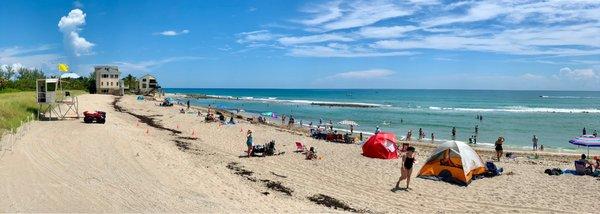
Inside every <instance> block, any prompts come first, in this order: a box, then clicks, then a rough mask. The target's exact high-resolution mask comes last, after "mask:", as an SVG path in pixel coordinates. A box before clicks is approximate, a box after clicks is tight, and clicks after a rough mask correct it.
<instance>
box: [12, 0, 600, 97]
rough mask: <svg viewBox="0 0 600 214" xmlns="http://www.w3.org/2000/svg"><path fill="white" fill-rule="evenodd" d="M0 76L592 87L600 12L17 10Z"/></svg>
mask: <svg viewBox="0 0 600 214" xmlns="http://www.w3.org/2000/svg"><path fill="white" fill-rule="evenodd" d="M0 29H2V30H3V33H1V34H0V65H1V66H2V67H4V66H5V65H13V66H15V67H19V66H24V67H38V68H42V69H43V70H44V71H45V72H46V73H56V72H57V71H56V64H57V63H67V64H69V65H71V67H72V70H73V71H75V72H77V73H79V74H83V75H87V74H88V73H89V72H91V70H92V67H93V66H94V65H102V64H110V65H118V66H119V67H120V69H121V71H122V72H123V73H125V74H132V75H135V76H141V75H143V74H146V73H150V74H153V75H155V76H157V77H158V79H159V82H160V83H161V85H162V86H163V87H211V88H215V87H216V88H430V89H445V88H451V89H544V90H552V89H554V90H600V1H549V2H546V1H519V3H515V2H514V1H444V0H410V1H341V0H339V1H337V0H336V1H280V0H269V1H205V0H203V1H151V2H150V1H19V0H5V1H2V7H0Z"/></svg>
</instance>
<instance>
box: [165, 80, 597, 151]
mask: <svg viewBox="0 0 600 214" xmlns="http://www.w3.org/2000/svg"><path fill="white" fill-rule="evenodd" d="M165 91H166V92H167V93H182V94H204V95H211V96H215V97H230V98H235V99H234V100H223V99H197V100H196V99H193V100H192V101H191V102H192V104H194V105H202V106H207V105H209V104H210V105H212V106H216V107H219V108H226V109H243V110H244V111H246V112H248V113H261V112H275V113H276V114H279V115H281V114H285V115H293V116H294V117H295V118H296V120H297V121H303V122H304V123H305V124H307V123H309V122H311V121H312V122H313V123H314V124H317V123H318V121H319V119H320V118H322V119H323V121H324V122H328V121H329V120H332V121H333V122H334V124H336V123H337V122H339V121H341V120H353V121H356V122H357V123H358V124H359V125H360V126H359V127H356V128H355V130H360V131H365V132H374V130H375V127H376V126H379V127H380V128H381V129H382V130H383V131H390V132H394V133H396V134H397V135H399V136H404V135H406V133H407V131H408V130H412V131H413V139H415V138H416V136H418V130H419V128H422V129H423V130H424V131H425V133H426V136H427V138H429V137H430V135H431V133H432V132H433V133H434V134H435V138H436V140H439V141H440V142H443V141H445V140H449V139H451V130H452V127H456V129H457V137H456V140H460V141H464V142H467V141H468V138H469V137H471V136H472V135H474V134H475V133H474V132H475V128H474V127H475V126H476V125H477V126H479V133H478V135H477V138H478V140H477V142H478V145H480V146H492V145H493V143H494V142H495V140H496V139H497V138H498V137H499V136H503V137H504V138H505V139H506V142H505V146H507V147H512V148H516V149H531V138H532V136H533V135H534V134H535V135H537V136H538V138H539V144H542V145H544V147H545V148H547V149H552V150H563V151H573V152H575V151H577V147H576V146H572V145H570V144H569V143H568V141H569V140H570V139H571V138H573V137H575V136H579V135H581V134H582V129H583V128H584V127H585V128H586V129H587V132H588V134H591V133H592V132H593V131H594V130H595V129H596V130H599V131H600V92H584V91H492V90H379V89H348V90H342V89H323V90H321V89H181V88H167V89H165ZM315 102H317V103H346V104H349V103H354V104H361V105H368V106H374V108H353V107H328V106H317V105H311V103H315ZM477 115H482V116H483V120H481V121H480V120H478V119H476V116H477ZM336 127H337V128H343V129H348V127H346V126H343V125H336Z"/></svg>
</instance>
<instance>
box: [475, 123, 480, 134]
mask: <svg viewBox="0 0 600 214" xmlns="http://www.w3.org/2000/svg"><path fill="white" fill-rule="evenodd" d="M475 134H479V125H475Z"/></svg>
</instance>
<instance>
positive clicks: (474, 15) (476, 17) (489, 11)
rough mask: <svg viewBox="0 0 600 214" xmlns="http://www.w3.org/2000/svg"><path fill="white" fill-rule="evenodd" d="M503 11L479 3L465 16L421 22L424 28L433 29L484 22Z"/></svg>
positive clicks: (492, 5) (499, 8)
mask: <svg viewBox="0 0 600 214" xmlns="http://www.w3.org/2000/svg"><path fill="white" fill-rule="evenodd" d="M505 9H506V8H504V7H501V6H499V5H497V4H494V3H491V2H479V3H477V4H475V5H473V6H472V7H471V8H470V9H469V10H468V11H467V14H465V15H459V16H456V15H452V16H446V17H436V18H434V19H431V20H428V21H425V22H423V25H424V26H426V27H435V26H439V25H447V24H452V23H461V22H477V21H484V20H488V19H492V18H494V17H496V16H498V15H500V14H502V13H504V12H505Z"/></svg>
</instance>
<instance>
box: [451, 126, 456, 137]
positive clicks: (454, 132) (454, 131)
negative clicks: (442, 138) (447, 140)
mask: <svg viewBox="0 0 600 214" xmlns="http://www.w3.org/2000/svg"><path fill="white" fill-rule="evenodd" d="M452 140H456V127H452Z"/></svg>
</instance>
